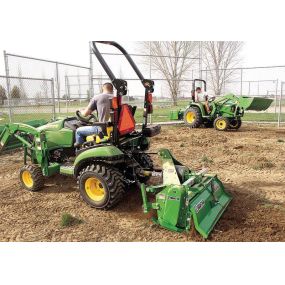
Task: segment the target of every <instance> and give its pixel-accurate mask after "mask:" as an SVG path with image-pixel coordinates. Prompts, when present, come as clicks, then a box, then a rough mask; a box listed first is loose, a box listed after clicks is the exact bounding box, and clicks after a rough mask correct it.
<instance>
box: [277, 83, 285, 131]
mask: <svg viewBox="0 0 285 285" xmlns="http://www.w3.org/2000/svg"><path fill="white" fill-rule="evenodd" d="M284 83H285V82H283V81H281V92H280V97H279V112H278V128H279V127H280V121H281V106H282V95H283V85H284Z"/></svg>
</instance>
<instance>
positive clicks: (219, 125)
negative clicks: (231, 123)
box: [216, 119, 227, 130]
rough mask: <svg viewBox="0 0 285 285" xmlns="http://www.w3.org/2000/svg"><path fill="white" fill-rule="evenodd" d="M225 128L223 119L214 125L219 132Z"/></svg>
mask: <svg viewBox="0 0 285 285" xmlns="http://www.w3.org/2000/svg"><path fill="white" fill-rule="evenodd" d="M226 126H227V123H226V121H225V120H223V119H220V120H218V121H217V123H216V127H217V129H219V130H224V129H225V128H226Z"/></svg>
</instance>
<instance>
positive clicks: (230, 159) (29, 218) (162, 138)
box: [0, 125, 285, 241]
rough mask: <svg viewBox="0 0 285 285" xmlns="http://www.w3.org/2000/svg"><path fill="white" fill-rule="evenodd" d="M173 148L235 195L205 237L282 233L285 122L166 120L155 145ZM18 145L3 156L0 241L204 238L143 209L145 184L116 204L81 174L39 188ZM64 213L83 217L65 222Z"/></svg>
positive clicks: (256, 237)
mask: <svg viewBox="0 0 285 285" xmlns="http://www.w3.org/2000/svg"><path fill="white" fill-rule="evenodd" d="M159 148H169V149H170V150H171V151H172V152H173V154H174V156H175V157H176V158H177V159H178V160H180V161H181V162H183V163H184V164H186V165H188V166H189V167H190V168H193V169H200V168H202V167H207V168H208V169H209V170H210V172H213V173H217V174H218V176H219V178H220V179H221V180H222V181H223V182H224V184H225V187H226V189H227V190H228V191H229V192H230V193H231V194H232V195H233V201H232V202H231V204H230V205H229V207H228V209H227V211H226V212H225V213H224V215H223V216H222V218H221V219H220V221H219V222H218V223H217V225H216V227H215V229H214V231H213V232H212V234H211V236H210V238H209V239H208V241H285V129H284V128H283V129H276V128H274V127H273V126H257V125H250V126H249V125H244V126H243V127H242V128H241V129H240V131H238V132H226V133H224V132H217V131H215V130H213V129H194V130H191V129H188V128H186V127H182V126H180V127H168V126H164V127H163V131H162V133H161V134H160V135H159V136H157V137H155V138H153V139H152V147H151V150H150V151H151V152H154V151H156V150H158V149H159ZM21 165H22V156H21V152H20V151H15V152H14V153H10V154H4V155H2V156H0V216H1V219H0V241H203V238H201V237H200V236H199V235H198V234H197V233H196V232H195V231H191V232H190V233H188V234H184V233H183V234H179V233H175V232H170V231H167V230H165V229H162V228H159V227H158V226H156V225H153V224H152V222H151V221H150V219H149V216H148V215H145V214H143V213H142V208H141V205H142V201H141V197H140V191H138V190H137V189H133V190H131V191H129V192H128V193H127V195H126V197H125V200H124V201H122V202H121V203H120V204H119V205H118V206H117V207H116V208H115V209H113V210H111V211H100V210H95V209H91V208H89V207H88V206H87V205H86V204H85V203H84V202H82V201H81V199H80V196H79V192H78V191H77V184H76V182H75V181H74V180H73V179H71V178H68V177H61V176H56V177H53V178H49V179H47V180H46V184H45V186H46V187H45V188H44V189H43V190H42V191H41V192H37V193H29V192H28V191H25V190H23V189H22V187H21V186H20V184H19V181H18V169H19V168H20V167H21ZM63 213H69V214H72V215H74V216H76V217H78V218H80V219H81V220H82V221H83V222H82V223H81V224H78V225H73V226H70V227H62V226H61V225H60V221H61V216H62V214H63Z"/></svg>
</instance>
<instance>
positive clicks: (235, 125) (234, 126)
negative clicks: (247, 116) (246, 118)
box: [230, 119, 241, 130]
mask: <svg viewBox="0 0 285 285" xmlns="http://www.w3.org/2000/svg"><path fill="white" fill-rule="evenodd" d="M240 127H241V119H232V120H230V128H231V129H233V130H238V129H239V128H240Z"/></svg>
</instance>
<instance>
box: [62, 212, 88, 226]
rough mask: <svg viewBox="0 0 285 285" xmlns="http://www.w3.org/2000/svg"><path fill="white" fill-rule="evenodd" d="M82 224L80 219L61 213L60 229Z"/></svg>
mask: <svg viewBox="0 0 285 285" xmlns="http://www.w3.org/2000/svg"><path fill="white" fill-rule="evenodd" d="M82 223H83V221H82V220H81V219H79V218H76V217H74V216H72V215H71V214H68V213H63V214H62V216H61V221H60V225H61V226H62V227H71V226H74V225H79V224H82Z"/></svg>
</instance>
